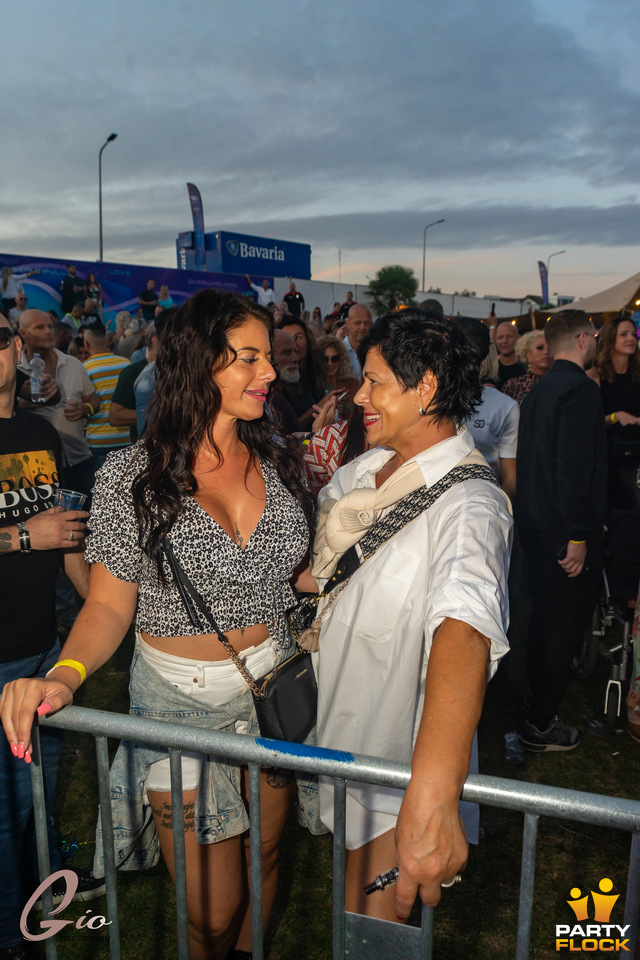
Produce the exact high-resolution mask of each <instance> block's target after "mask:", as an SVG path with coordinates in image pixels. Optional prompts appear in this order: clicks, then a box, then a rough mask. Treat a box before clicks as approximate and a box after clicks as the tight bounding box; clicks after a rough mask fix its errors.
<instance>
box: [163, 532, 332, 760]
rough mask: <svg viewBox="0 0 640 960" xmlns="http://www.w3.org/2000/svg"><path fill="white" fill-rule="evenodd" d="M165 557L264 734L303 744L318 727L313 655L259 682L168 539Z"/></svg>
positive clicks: (296, 658)
mask: <svg viewBox="0 0 640 960" xmlns="http://www.w3.org/2000/svg"><path fill="white" fill-rule="evenodd" d="M163 549H164V554H165V556H166V558H167V561H168V563H169V566H170V568H171V573H172V574H173V579H174V580H175V582H176V586H177V588H178V591H179V593H180V598H181V600H182V602H183V604H184V607H185V610H186V611H187V614H188V616H189V619H190V620H191V623H192V624H193V626H194V627H196V629H198V630H201V629H202V622H199V620H198V617H197V615H196V613H195V611H194V607H195V608H196V609H197V610H198V611H199V612H200V614H201V615H202V617H203V618H204V619H205V620H206V622H207V623H208V624H209V626H210V627H211V628H212V629H213V632H214V633H215V634H216V636H217V637H218V640H219V641H220V643H221V644H222V646H223V647H224V649H225V650H226V652H227V653H228V655H229V657H230V658H231V660H232V661H233V663H234V664H235V666H236V667H237V668H238V670H239V671H240V673H241V675H242V678H243V679H244V681H245V683H246V684H247V686H248V687H249V689H250V690H251V695H252V697H253V703H254V706H255V709H256V716H257V718H258V725H259V727H260V734H261V736H263V737H267V738H269V739H271V740H288V741H290V742H293V743H301V742H302V741H303V740H305V739H306V737H307V736H308V735H309V733H310V732H311V730H312V729H313V727H314V726H315V722H316V716H317V713H318V685H317V683H316V676H315V673H314V671H313V666H312V664H311V654H310V653H307V652H306V651H304V650H296V652H295V653H294V654H293V656H291V657H289V659H288V660H285V661H284V663H280V664H278V666H277V667H274V669H273V670H271V672H270V673H268V674H267V675H266V676H264V677H261V678H260V679H258V680H256V679H255V678H254V677H253V676H252V675H251V673H250V672H249V670H247V668H246V666H245V664H244V663H243V662H242V660H241V659H240V657H239V656H238V654H237V653H236V651H235V650H234V648H233V647H232V646H231V644H230V643H229V641H228V640H227V638H226V637H225V635H224V634H223V632H222V630H221V629H220V627H219V626H218V624H217V623H216V620H215V618H214V616H213V614H212V613H211V611H210V610H209V608H208V607H207V605H206V603H205V602H204V600H203V599H202V597H201V596H200V594H199V593H198V591H197V590H196V588H195V587H194V586H193V584H192V583H191V581H190V580H189V578H188V577H187V575H186V573H185V572H184V570H183V569H182V567H181V565H180V563H179V561H178V558H177V557H176V555H175V553H174V552H173V547H172V545H171V541H170V540H169V538H168V537H165V538H164V543H163Z"/></svg>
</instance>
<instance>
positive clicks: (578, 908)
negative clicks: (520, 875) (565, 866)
mask: <svg viewBox="0 0 640 960" xmlns="http://www.w3.org/2000/svg"><path fill="white" fill-rule="evenodd" d="M598 889H599V891H600V892H599V893H596V892H595V891H594V890H592V891H591V894H590V895H589V894H585V895H584V896H583V895H582V890H580V888H579V887H574V888H573V889H572V890H571V892H570V896H571V900H567V903H568V904H569V906H570V907H571V910H572V911H573V913H574V915H575V918H576V920H577V921H578V922H577V923H576V924H568V923H567V924H564V923H560V924H556V951H559V950H569V951H570V952H572V953H576V952H581V951H584V952H585V953H593V952H594V951H596V950H601V951H602V952H604V953H619V952H620V951H621V950H626V952H627V953H629V952H630V948H629V947H628V943H629V941H628V939H625V935H626V933H627V930H628V929H629V924H627V925H626V926H622V927H621V926H619V925H618V924H615V923H610V920H611V912H612V910H613V908H614V906H615V904H616V900H617V899H618V897H619V896H620V894H619V893H614V894H612V893H611V891H612V890H613V881H612V880H609V878H608V877H603V878H602V880H601V881H600V883H599V884H598ZM589 896H591V898H592V900H593V907H594V915H593V922H590V919H589Z"/></svg>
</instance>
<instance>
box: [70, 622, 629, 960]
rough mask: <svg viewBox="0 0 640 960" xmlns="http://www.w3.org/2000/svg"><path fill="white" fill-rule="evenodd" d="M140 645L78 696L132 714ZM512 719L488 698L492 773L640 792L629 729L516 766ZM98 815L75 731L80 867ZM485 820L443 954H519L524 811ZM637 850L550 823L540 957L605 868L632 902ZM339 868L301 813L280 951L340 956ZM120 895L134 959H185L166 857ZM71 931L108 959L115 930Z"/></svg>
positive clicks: (540, 877)
mask: <svg viewBox="0 0 640 960" xmlns="http://www.w3.org/2000/svg"><path fill="white" fill-rule="evenodd" d="M131 651H132V640H131V637H128V638H127V640H126V641H125V643H124V644H123V645H122V647H121V648H120V650H119V651H118V653H117V654H116V655H115V657H114V658H113V659H112V660H111V661H110V663H109V664H107V665H106V666H105V667H103V668H102V670H101V671H100V672H99V673H98V674H97V675H96V676H94V677H93V678H91V679H90V680H89V681H88V682H87V683H86V685H85V686H84V687H83V688H82V690H81V693H80V695H79V697H78V698H77V701H76V702H77V703H78V704H79V705H81V706H85V707H95V708H99V709H103V710H113V711H117V712H126V710H127V680H128V665H129V661H130V658H131ZM605 684H606V670H605V665H604V663H601V664H600V666H599V669H598V671H597V673H596V674H595V675H594V676H593V677H592V678H591V679H590V680H589V681H588V682H580V681H578V680H576V681H574V682H573V684H572V686H571V689H570V692H569V694H568V696H567V698H566V700H565V703H564V704H563V717H564V718H565V719H566V720H568V721H572V722H576V721H578V722H579V721H580V718H581V716H582V715H583V714H586V715H587V716H589V717H591V718H592V719H595V718H596V717H597V714H598V711H599V710H600V709H601V706H600V701H601V699H602V696H603V693H604V688H605ZM512 726H513V722H512V721H511V722H509V720H508V718H506V717H505V716H504V715H503V714H502V713H501V712H500V711H499V710H498V709H497V707H496V706H495V705H493V704H492V702H491V698H489V701H488V703H487V704H486V705H485V710H484V713H483V718H482V722H481V725H480V731H479V742H480V755H481V770H482V772H483V773H486V774H490V775H494V776H498V777H507V778H511V779H518V780H527V781H531V782H535V783H541V784H549V785H553V786H561V787H568V788H573V789H576V790H584V791H589V792H593V793H600V794H610V795H615V796H620V797H630V798H633V799H638V798H640V764H639V763H638V760H639V759H640V745H638V744H637V743H635V742H634V741H633V740H632V739H631V738H630V737H629V736H628V735H627V734H626V733H625V732H623V731H622V730H620V731H618V732H617V733H616V734H615V735H614V736H612V737H604V736H593V735H586V736H585V738H584V741H583V743H582V745H581V746H580V747H579V748H578V749H577V750H575V751H574V752H572V753H570V754H543V755H537V756H534V755H528V757H527V761H526V764H525V765H524V766H522V767H515V768H514V767H512V766H510V765H509V764H507V763H506V761H505V760H504V749H503V735H504V732H505V731H506V730H508V729H510V728H511V727H512ZM114 746H115V745H114ZM96 813H97V785H96V778H95V751H94V746H93V739H92V738H91V737H88V736H85V735H79V734H69V735H67V739H66V744H65V750H64V755H63V760H62V763H61V765H60V774H59V788H58V795H57V805H56V823H57V826H58V829H59V832H60V833H61V835H62V836H66V837H69V838H77V840H78V842H79V845H80V846H79V851H78V854H77V855H76V859H75V864H76V865H79V866H90V865H91V862H92V857H93V837H94V827H95V821H96ZM481 822H482V827H483V830H484V839H483V840H482V841H481V843H480V844H479V845H478V846H477V847H474V848H472V851H471V855H470V859H469V864H468V867H467V870H466V871H465V874H464V879H463V882H462V883H461V884H459V885H457V886H456V887H454V888H452V889H451V890H449V891H446V892H445V894H444V896H443V899H442V904H441V906H440V907H439V908H438V910H437V912H436V946H435V957H436V958H437V960H445V958H456V960H459V958H466V960H503V958H504V960H506V958H510V957H513V956H514V955H515V941H516V926H517V909H518V888H519V877H520V860H521V842H522V822H523V819H522V816H521V815H519V814H516V813H510V812H508V811H502V810H497V809H491V808H488V807H484V808H483V809H482V821H481ZM628 855H629V838H628V836H627V835H625V834H621V833H619V832H617V831H614V830H608V829H604V828H592V827H588V826H584V825H581V824H574V823H570V822H568V821H557V820H545V819H543V820H542V821H541V823H540V833H539V841H538V857H537V874H536V895H535V905H534V914H533V933H532V949H531V957H532V960H549V958H551V957H553V956H559V954H557V953H556V952H555V943H554V937H555V924H556V923H568V922H570V913H569V908H568V907H567V905H566V902H565V901H566V900H567V898H568V897H569V891H570V889H571V888H572V887H574V886H579V887H581V889H582V890H583V891H587V890H591V889H597V884H598V882H599V880H600V879H601V878H602V877H605V876H606V877H610V878H611V879H612V880H613V883H614V892H615V893H620V894H621V895H622V896H621V901H623V900H624V894H625V890H626V871H627V860H628ZM331 875H332V864H331V838H330V837H328V836H325V837H320V838H314V837H311V836H310V835H309V834H307V833H306V832H305V831H303V830H302V829H301V828H300V827H298V826H297V824H295V823H294V822H291V823H290V824H289V827H288V829H287V831H286V834H285V837H284V840H283V843H282V851H281V870H280V892H279V897H278V901H277V904H276V909H275V913H274V917H273V923H272V929H271V931H270V934H269V937H268V941H267V956H268V957H269V958H270V960H327V958H330V956H331ZM118 902H119V911H120V923H121V939H122V955H123V957H124V958H125V960H148V958H150V957H152V958H154V960H173V958H175V957H176V956H177V950H176V944H175V935H174V896H173V888H172V884H171V882H170V880H169V878H168V875H167V872H166V870H165V868H164V866H163V865H162V864H161V865H159V866H158V867H156V868H155V869H153V870H151V871H148V872H147V873H145V874H132V873H126V874H120V875H119V879H118ZM89 906H90V907H91V909H92V910H93V913H94V914H99V913H100V912H101V910H103V909H104V907H105V901H104V900H97V901H93V902H92V903H91V904H89ZM86 909H87V906H86V905H81V904H77V905H76V904H74V906H73V908H70V909H69V910H67V911H65V914H64V917H65V918H69V919H75V918H76V917H79V916H81V915H82V914H83V913H84V912H85V910H86ZM416 914H417V911H416ZM621 918H622V909H621V907H620V906H619V905H618V906H617V907H616V908H615V912H614V916H613V918H612V922H621ZM67 930H71V933H70V934H67V935H66V936H65V935H62V936H60V937H59V938H58V948H59V953H58V955H59V957H61V958H63V960H103V958H105V960H106V958H107V957H108V955H109V954H108V943H107V942H106V939H105V938H104V935H105V930H104V929H103V930H99V931H89V930H76V929H75V928H70V927H68V928H67ZM592 955H593V956H596V954H592ZM623 955H625V956H626V955H627V954H623ZM598 956H600V954H598Z"/></svg>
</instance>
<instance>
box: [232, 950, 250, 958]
mask: <svg viewBox="0 0 640 960" xmlns="http://www.w3.org/2000/svg"><path fill="white" fill-rule="evenodd" d="M252 957H253V954H252V953H249V951H248V950H232V951H231V953H230V954H229V956H228V957H227V960H251V958H252Z"/></svg>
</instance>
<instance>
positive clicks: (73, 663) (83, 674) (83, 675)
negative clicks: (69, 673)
mask: <svg viewBox="0 0 640 960" xmlns="http://www.w3.org/2000/svg"><path fill="white" fill-rule="evenodd" d="M56 667H71V669H72V670H77V671H78V673H79V674H80V683H84V682H85V680H86V679H87V668H86V667H85V666H84V664H82V663H80V661H79V660H58V662H57V663H54V665H53V666H52V667H51V670H55V668H56ZM51 670H49V673H51ZM49 673H47V676H49Z"/></svg>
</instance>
